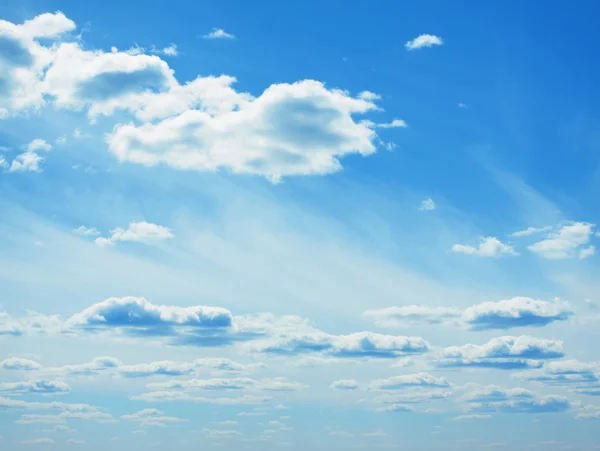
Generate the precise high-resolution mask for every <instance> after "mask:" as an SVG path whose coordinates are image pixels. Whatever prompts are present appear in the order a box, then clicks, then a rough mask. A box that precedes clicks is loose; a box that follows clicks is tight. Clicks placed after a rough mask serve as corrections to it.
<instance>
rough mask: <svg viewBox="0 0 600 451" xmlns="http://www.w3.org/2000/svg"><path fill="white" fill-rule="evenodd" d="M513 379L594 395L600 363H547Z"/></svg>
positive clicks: (570, 361)
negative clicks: (574, 388)
mask: <svg viewBox="0 0 600 451" xmlns="http://www.w3.org/2000/svg"><path fill="white" fill-rule="evenodd" d="M515 377H517V378H519V379H523V380H528V381H536V382H542V383H544V384H548V385H566V386H572V387H576V391H578V392H583V393H584V394H594V393H595V389H597V388H600V363H599V362H580V361H578V360H562V361H556V362H548V363H547V364H545V365H544V367H543V368H542V369H539V370H534V371H526V372H523V373H518V374H517V375H516V376H515Z"/></svg>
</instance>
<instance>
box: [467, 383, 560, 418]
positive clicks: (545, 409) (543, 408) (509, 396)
mask: <svg viewBox="0 0 600 451" xmlns="http://www.w3.org/2000/svg"><path fill="white" fill-rule="evenodd" d="M463 399H464V400H465V401H466V402H467V403H468V408H469V410H470V411H472V412H475V413H480V414H482V413H483V414H485V413H493V412H499V413H530V414H544V413H560V412H564V411H566V410H569V409H570V408H571V407H572V404H571V402H570V401H569V399H568V398H566V397H564V396H555V395H546V396H538V395H536V394H535V393H533V392H531V391H529V390H525V389H522V388H512V389H502V388H499V387H493V386H492V387H482V388H470V390H469V393H468V394H467V395H466V396H465V397H464V398H463Z"/></svg>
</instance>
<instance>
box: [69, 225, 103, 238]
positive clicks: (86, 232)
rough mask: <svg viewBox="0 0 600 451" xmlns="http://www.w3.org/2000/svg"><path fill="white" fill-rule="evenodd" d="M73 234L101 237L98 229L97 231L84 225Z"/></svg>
mask: <svg viewBox="0 0 600 451" xmlns="http://www.w3.org/2000/svg"><path fill="white" fill-rule="evenodd" d="M73 232H75V233H76V234H78V235H83V236H97V235H100V232H99V231H98V229H96V227H86V226H84V225H81V226H79V227H77V228H76V229H74V230H73Z"/></svg>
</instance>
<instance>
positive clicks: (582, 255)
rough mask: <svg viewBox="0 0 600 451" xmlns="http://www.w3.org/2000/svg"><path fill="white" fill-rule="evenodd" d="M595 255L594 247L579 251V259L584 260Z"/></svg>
mask: <svg viewBox="0 0 600 451" xmlns="http://www.w3.org/2000/svg"><path fill="white" fill-rule="evenodd" d="M595 253H596V246H593V245H592V246H588V247H586V248H583V249H581V251H579V259H580V260H583V259H586V258H588V257H591V256H593V255H594V254H595Z"/></svg>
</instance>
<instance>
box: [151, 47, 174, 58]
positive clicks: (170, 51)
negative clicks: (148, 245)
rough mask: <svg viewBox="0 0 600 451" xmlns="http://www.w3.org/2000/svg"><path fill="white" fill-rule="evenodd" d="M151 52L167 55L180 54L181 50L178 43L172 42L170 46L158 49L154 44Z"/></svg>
mask: <svg viewBox="0 0 600 451" xmlns="http://www.w3.org/2000/svg"><path fill="white" fill-rule="evenodd" d="M151 52H152V53H155V54H159V55H165V56H177V55H179V51H178V50H177V44H171V45H169V46H168V47H165V48H163V49H157V48H156V47H154V46H152V50H151Z"/></svg>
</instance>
